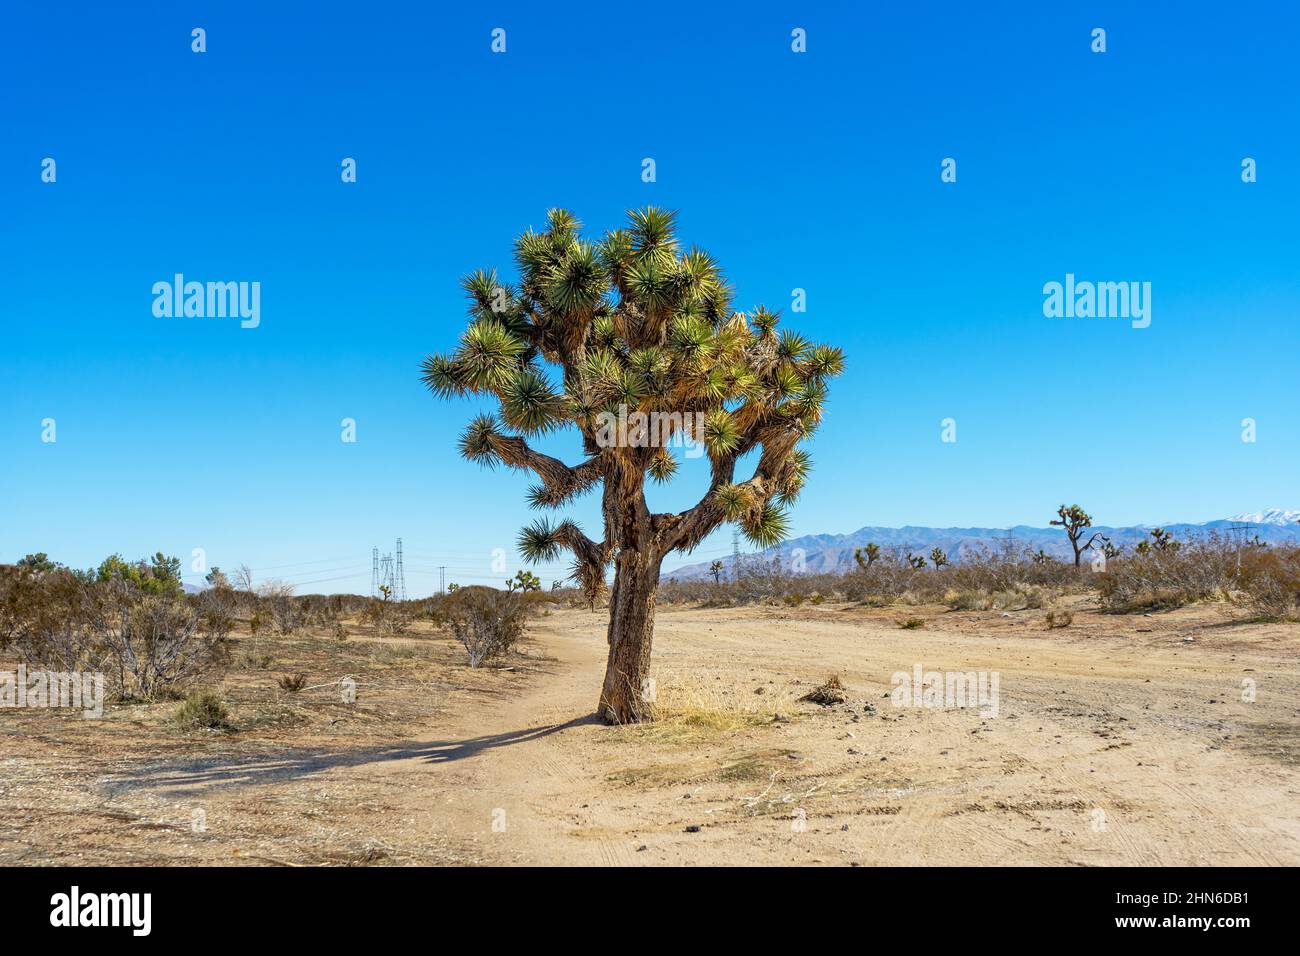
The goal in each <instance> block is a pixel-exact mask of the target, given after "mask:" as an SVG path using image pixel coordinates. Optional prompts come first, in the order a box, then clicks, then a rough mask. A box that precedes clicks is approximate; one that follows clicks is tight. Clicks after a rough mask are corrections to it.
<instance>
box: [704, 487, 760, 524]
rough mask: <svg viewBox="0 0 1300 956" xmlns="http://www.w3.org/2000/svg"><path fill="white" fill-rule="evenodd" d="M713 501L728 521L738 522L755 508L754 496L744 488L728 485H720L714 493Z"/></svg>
mask: <svg viewBox="0 0 1300 956" xmlns="http://www.w3.org/2000/svg"><path fill="white" fill-rule="evenodd" d="M713 499H714V501H716V502H717V504H718V507H719V508H720V509H721V510H722V516H723V517H724V518H726V519H727V520H728V521H736V520H739V518H740V517H741V516H742V515H744V514H745V513H746V512H747V511H749V509H750V508H752V507H753V506H754V496H753V494H752V493H751V492H750V490H749V489H748V488H746V487H744V486H741V485H737V484H732V483H730V482H729V483H727V484H725V485H719V486H718V488H717V489H716V490H715V491H714V492H713Z"/></svg>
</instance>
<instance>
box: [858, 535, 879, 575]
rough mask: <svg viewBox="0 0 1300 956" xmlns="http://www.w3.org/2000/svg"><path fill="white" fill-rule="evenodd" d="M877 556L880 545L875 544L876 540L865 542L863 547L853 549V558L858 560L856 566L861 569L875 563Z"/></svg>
mask: <svg viewBox="0 0 1300 956" xmlns="http://www.w3.org/2000/svg"><path fill="white" fill-rule="evenodd" d="M879 557H880V545H878V544H876V542H874V541H869V542H867V546H866V547H865V548H854V549H853V560H854V561H856V562H858V567H860V568H861V569H862V570H863V571H865V570H867V568H869V567H871V566H872V565H873V564H875V563H876V559H877V558H879Z"/></svg>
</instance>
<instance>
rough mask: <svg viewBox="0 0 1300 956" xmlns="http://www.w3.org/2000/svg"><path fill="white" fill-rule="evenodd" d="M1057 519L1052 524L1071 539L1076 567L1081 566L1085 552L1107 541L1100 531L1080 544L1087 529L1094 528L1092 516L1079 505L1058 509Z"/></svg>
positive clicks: (1063, 506)
mask: <svg viewBox="0 0 1300 956" xmlns="http://www.w3.org/2000/svg"><path fill="white" fill-rule="evenodd" d="M1056 514H1057V517H1056V518H1054V519H1053V520H1052V521H1051V524H1054V525H1056V526H1057V527H1059V528H1064V529H1065V536H1066V537H1067V538H1069V539H1070V547H1071V548H1073V549H1074V566H1075V567H1076V568H1077V567H1079V566H1080V562H1081V560H1082V558H1083V552H1085V551H1087V550H1088V549H1089V548H1091V547H1092V546H1093V544H1095V543H1096V542H1097V541H1098V540H1101V541H1105V540H1107V539H1106V536H1105V535H1104V534H1102V533H1101V532H1100V531H1097V532H1094V534H1093V536H1092V537H1091V538H1089V539H1088V540H1087V542H1085V543H1084V544H1080V543H1079V542H1080V541H1082V540H1083V535H1084V533H1085V532H1086V531H1087V529H1089V528H1091V527H1092V515H1090V514H1088V512H1086V511H1084V510H1083V509H1082V508H1080V507H1079V506H1078V505H1070V507H1068V508H1067V507H1066V506H1065V505H1061V507H1059V508H1057V509H1056Z"/></svg>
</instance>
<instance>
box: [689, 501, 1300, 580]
mask: <svg viewBox="0 0 1300 956" xmlns="http://www.w3.org/2000/svg"><path fill="white" fill-rule="evenodd" d="M1152 528H1164V529H1165V530H1167V531H1169V532H1171V533H1172V534H1173V536H1174V537H1175V538H1187V537H1190V536H1192V535H1205V534H1209V533H1210V532H1211V531H1218V532H1219V534H1221V535H1233V536H1235V535H1238V534H1241V535H1244V536H1245V537H1246V538H1254V537H1255V536H1256V535H1258V536H1259V538H1260V540H1261V541H1265V542H1268V543H1270V544H1276V543H1281V542H1288V543H1300V511H1284V510H1282V509H1280V508H1270V509H1269V510H1267V511H1255V512H1251V513H1249V514H1241V515H1236V516H1234V517H1231V518H1220V519H1218V520H1215V521H1205V522H1202V523H1200V524H1191V523H1187V522H1183V523H1178V524H1163V525H1159V524H1156V525H1132V526H1131V527H1126V528H1111V527H1107V526H1104V525H1096V526H1094V527H1093V528H1091V529H1089V532H1088V534H1089V536H1091V535H1092V533H1093V532H1094V531H1100V532H1101V533H1102V534H1104V535H1105V536H1106V537H1108V538H1109V539H1110V540H1111V541H1112V542H1113V543H1114V544H1116V545H1126V546H1128V547H1130V548H1131V547H1133V546H1134V545H1135V544H1137V543H1138V542H1139V541H1141V540H1142V539H1143V538H1145V537H1147V535H1148V534H1149V533H1150V531H1151V529H1152ZM1237 529H1240V530H1237ZM871 542H875V543H876V544H878V545H880V549H881V551H883V552H885V553H890V552H891V551H895V550H897V551H900V552H906V551H910V552H912V553H913V554H923V555H926V556H927V557H928V556H929V554H930V551H931V549H933V548H936V547H938V548H942V549H943V550H944V551H945V552H946V553H947V555H948V560H949V561H952V562H959V561H961V560H963V559H964V558H969V557H972V556H975V555H978V554H980V553H981V552H983V551H985V550H988V551H994V552H1002V551H1004V550H1006V549H1007V548H1010V549H1011V550H1012V551H1014V552H1015V553H1016V554H1020V553H1022V552H1024V551H1025V550H1029V551H1031V552H1037V551H1039V550H1040V549H1041V550H1042V551H1045V552H1047V553H1048V554H1050V555H1052V556H1053V557H1055V558H1061V559H1067V558H1068V559H1073V557H1074V552H1072V551H1071V550H1070V542H1069V540H1068V539H1067V538H1066V536H1065V532H1064V531H1062V530H1061V529H1060V528H1033V527H1030V526H1029V525H1017V526H1016V527H1014V528H922V527H916V526H913V525H908V526H907V527H903V528H879V527H871V526H869V527H866V528H859V529H858V530H857V531H854V532H852V533H850V534H810V535H804V536H803V537H801V538H792V539H790V540H789V541H786V542H784V543H783V544H781V545H779V546H778V547H775V548H769V549H767V550H766V551H763V552H761V553H760V554H759V555H758V557H763V558H766V559H768V560H771V559H772V558H773V557H775V556H776V555H777V554H779V555H780V557H781V564H782V566H783V567H786V568H791V567H793V565H794V562H795V558H796V556H797V553H798V551H799V550H802V553H803V566H804V570H805V572H806V573H808V574H822V573H841V572H844V571H848V570H850V569H852V568H853V567H854V566H855V564H854V561H853V551H854V549H855V548H861V547H865V546H866V545H867V544H869V543H871ZM755 557H756V556H755V555H753V554H749V555H745V554H742V555H741V561H742V562H743V561H744V560H746V559H749V560H753V559H754V558H755ZM721 561H722V564H723V567H724V568H725V569H726V570H727V571H730V570H731V567H732V564H733V558H732V556H730V555H728V556H727V557H725V558H722V559H721ZM710 564H712V562H711V561H700V562H697V563H694V564H688V565H684V566H682V567H680V568H677V569H676V570H674V571H667V572H665V573H664V575H663V578H664V580H668V579H669V578H677V579H678V580H690V579H692V578H702V577H705V576H706V575H708V574H709V565H710Z"/></svg>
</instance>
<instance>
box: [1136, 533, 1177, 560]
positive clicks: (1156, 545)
mask: <svg viewBox="0 0 1300 956" xmlns="http://www.w3.org/2000/svg"><path fill="white" fill-rule="evenodd" d="M1180 547H1182V544H1181V543H1180V542H1179V541H1178V540H1177V539H1176V538H1175V537H1174V536H1173V535H1172V534H1171V533H1170V532H1168V531H1166V530H1165V529H1164V528H1152V529H1151V540H1150V541H1147V540H1146V539H1145V538H1144V539H1143V540H1142V541H1139V542H1138V546H1137V548H1135V549H1134V550H1136V551H1137V553H1138V554H1150V553H1151V552H1152V550H1153V549H1154V550H1156V551H1170V552H1173V551H1177V550H1178V549H1179V548H1180Z"/></svg>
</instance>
